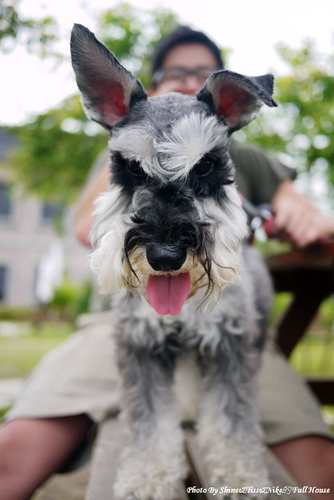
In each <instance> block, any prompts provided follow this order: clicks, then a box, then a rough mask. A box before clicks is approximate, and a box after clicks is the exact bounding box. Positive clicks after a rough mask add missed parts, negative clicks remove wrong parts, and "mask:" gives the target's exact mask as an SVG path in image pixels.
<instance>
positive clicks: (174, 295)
mask: <svg viewBox="0 0 334 500" xmlns="http://www.w3.org/2000/svg"><path fill="white" fill-rule="evenodd" d="M190 285H191V282H190V273H182V274H178V275H177V276H168V275H162V276H156V275H151V276H150V277H149V278H148V282H147V289H146V291H147V297H148V300H149V301H150V303H151V305H152V306H153V307H154V309H155V310H156V312H157V313H159V314H161V315H165V314H171V315H172V316H175V315H176V314H179V312H180V311H181V309H182V306H183V304H184V303H185V301H186V298H187V297H188V295H189V292H190Z"/></svg>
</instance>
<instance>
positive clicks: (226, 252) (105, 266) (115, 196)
mask: <svg viewBox="0 0 334 500" xmlns="http://www.w3.org/2000/svg"><path fill="white" fill-rule="evenodd" d="M225 191H226V196H227V197H228V198H229V202H228V203H226V209H224V210H223V209H222V207H221V206H219V205H218V204H217V203H215V202H214V200H213V199H206V200H204V201H203V202H198V203H197V208H198V212H199V217H200V218H202V219H203V220H205V221H208V223H209V224H211V225H212V231H213V232H214V234H213V240H214V249H213V256H212V262H211V281H212V283H210V285H211V287H210V288H209V291H210V294H209V296H210V301H209V302H207V301H206V303H207V304H208V305H209V304H210V306H211V307H212V306H213V305H214V304H215V302H216V301H217V300H218V299H219V297H220V294H221V290H222V289H223V288H224V287H225V286H227V285H229V284H230V283H232V282H234V281H235V280H236V279H237V278H238V270H239V266H240V243H241V241H242V240H243V239H244V238H245V237H246V236H247V223H246V216H245V214H244V212H243V210H242V208H241V202H240V199H239V196H238V194H237V191H236V189H235V187H234V186H226V187H225ZM120 199H121V197H120V190H119V189H118V188H116V187H113V188H112V189H111V190H110V191H109V192H108V193H105V194H103V195H102V196H100V197H99V198H98V200H97V202H96V205H97V210H96V212H95V213H96V214H97V215H98V218H97V222H96V224H95V226H94V228H93V232H92V233H93V234H92V241H93V245H94V246H96V249H95V250H94V252H93V253H92V254H91V255H90V267H91V269H92V270H93V271H94V273H95V274H96V275H97V278H98V283H99V287H100V290H101V292H102V293H105V294H110V293H114V292H117V291H120V290H121V289H122V288H128V289H130V290H131V287H132V288H133V289H135V288H136V287H137V286H138V287H139V288H140V285H143V286H145V283H146V281H147V278H148V275H149V269H145V271H146V273H147V275H146V276H142V275H141V274H142V273H141V272H140V270H141V268H146V267H147V266H148V264H147V261H146V258H145V255H144V254H145V252H144V250H143V249H142V248H138V249H136V251H135V252H134V253H133V255H132V256H131V257H130V258H131V265H132V267H133V269H134V271H135V272H136V274H138V278H139V280H140V281H138V280H137V278H136V276H135V275H134V273H133V272H132V271H131V269H130V266H129V264H128V263H127V262H126V261H125V259H124V240H125V236H126V233H127V231H128V230H129V228H130V226H131V221H130V216H129V215H128V214H126V213H125V212H124V210H121V211H120V210H119V208H120V206H121V202H120ZM196 262H197V264H198V261H196ZM148 267H149V266H148ZM188 270H189V271H190V272H191V274H192V282H193V283H196V282H197V281H198V286H200V287H205V286H207V285H209V280H208V279H207V278H206V275H205V271H204V269H203V268H202V266H201V265H197V267H196V268H195V269H194V270H191V269H187V271H188ZM181 272H183V271H182V270H181ZM127 285H128V286H127ZM196 288H197V286H196V285H195V287H194V289H192V291H191V294H193V293H194V292H195V291H196ZM138 291H139V289H138ZM142 291H144V293H145V290H142Z"/></svg>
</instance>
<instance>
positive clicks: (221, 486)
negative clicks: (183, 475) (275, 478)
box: [205, 439, 269, 500]
mask: <svg viewBox="0 0 334 500" xmlns="http://www.w3.org/2000/svg"><path fill="white" fill-rule="evenodd" d="M205 465H206V471H207V478H208V486H211V487H214V488H215V490H216V492H217V493H216V498H217V499H218V500H225V499H227V498H228V499H231V500H237V499H243V500H250V499H252V500H254V499H261V500H264V499H265V498H266V487H267V486H268V484H269V477H268V472H267V468H266V465H265V462H264V449H263V446H262V444H261V443H259V442H256V441H253V443H252V445H251V446H250V445H249V443H247V442H245V441H242V442H240V441H238V440H233V439H227V440H225V443H224V445H220V446H215V445H213V446H212V447H211V449H210V450H209V449H206V456H205Z"/></svg>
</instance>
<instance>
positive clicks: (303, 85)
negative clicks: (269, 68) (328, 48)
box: [242, 40, 334, 192]
mask: <svg viewBox="0 0 334 500" xmlns="http://www.w3.org/2000/svg"><path fill="white" fill-rule="evenodd" d="M278 51H279V54H280V55H281V57H282V59H283V60H284V61H285V62H286V64H287V66H288V68H289V73H288V75H287V76H282V77H279V78H277V80H276V93H275V98H276V99H277V101H278V103H279V107H278V108H277V109H275V110H268V111H269V112H264V113H262V115H261V116H260V117H259V119H258V120H255V121H254V122H253V123H252V124H251V125H250V126H248V127H247V128H246V129H244V131H242V139H243V140H247V141H249V142H253V143H256V144H258V145H260V146H262V147H263V148H264V149H266V150H267V151H271V152H272V153H273V154H276V155H277V156H278V157H279V158H280V159H281V160H282V161H283V162H284V163H287V164H288V165H290V166H293V167H295V168H296V169H297V171H298V172H299V173H303V172H308V173H310V174H311V176H310V177H311V178H312V175H319V174H322V175H323V176H324V177H325V179H326V180H327V182H328V186H329V187H331V189H332V190H333V186H334V142H333V140H332V138H333V131H334V78H333V76H334V54H332V55H327V56H324V55H323V56H321V54H319V53H318V52H317V50H316V45H315V43H314V42H313V41H311V40H307V41H305V42H304V45H303V47H302V48H301V49H299V50H294V49H291V48H289V47H287V46H286V45H283V44H280V45H279V47H278ZM332 192H333V191H332Z"/></svg>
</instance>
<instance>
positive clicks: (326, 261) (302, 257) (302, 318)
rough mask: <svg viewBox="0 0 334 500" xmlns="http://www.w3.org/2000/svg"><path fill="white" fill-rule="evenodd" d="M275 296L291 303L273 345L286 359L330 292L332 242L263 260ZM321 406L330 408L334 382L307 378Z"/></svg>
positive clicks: (333, 279)
mask: <svg viewBox="0 0 334 500" xmlns="http://www.w3.org/2000/svg"><path fill="white" fill-rule="evenodd" d="M267 265H268V267H269V269H270V272H271V275H272V277H273V281H274V286H275V290H276V292H291V293H292V294H293V299H292V302H291V304H290V306H289V307H288V309H287V310H286V312H285V313H284V314H283V316H282V318H281V319H280V321H279V323H278V326H277V343H278V345H279V347H280V348H281V350H282V351H283V353H284V354H285V355H286V356H287V357H289V356H290V354H291V352H292V351H293V349H294V347H295V346H296V345H297V343H298V342H299V340H300V339H301V338H302V337H303V336H304V335H305V333H306V331H307V329H308V327H309V325H310V323H311V321H312V320H313V318H314V317H315V316H316V314H317V312H318V310H319V307H320V306H321V304H322V302H323V301H324V300H325V299H326V298H328V297H329V295H330V294H331V293H333V292H334V240H330V241H327V242H324V243H321V244H320V243H319V244H316V245H312V246H310V247H308V248H306V249H303V250H292V251H290V252H286V253H282V254H278V255H274V256H271V257H269V258H267ZM306 381H307V382H308V384H309V385H310V387H311V388H312V390H313V391H314V393H315V394H316V396H317V397H318V399H319V401H320V402H321V403H322V404H328V405H330V404H334V379H333V377H332V378H324V377H322V378H320V377H316V378H307V379H306Z"/></svg>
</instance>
